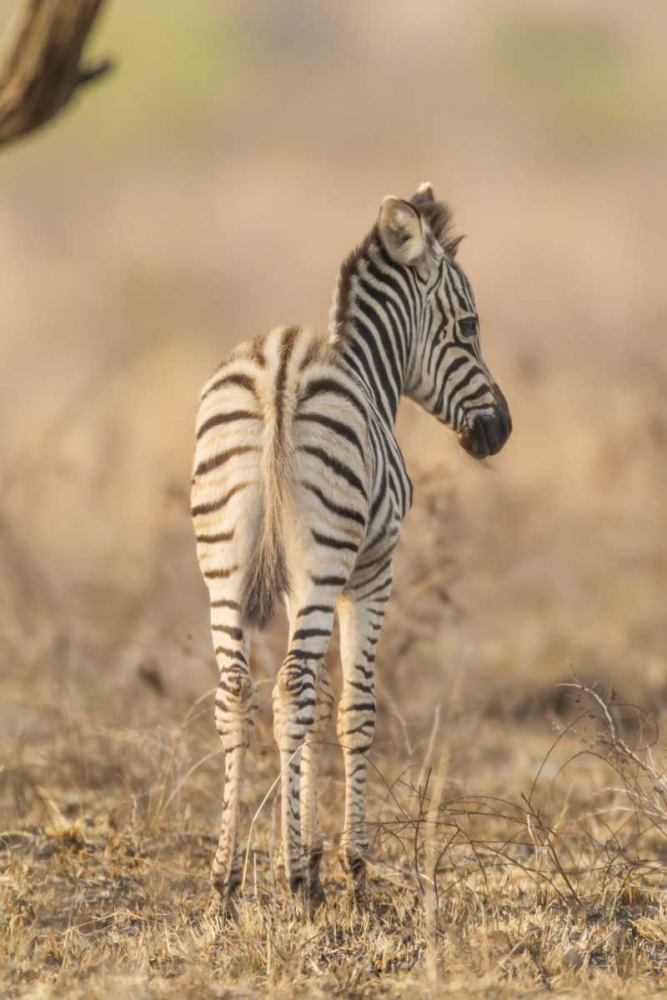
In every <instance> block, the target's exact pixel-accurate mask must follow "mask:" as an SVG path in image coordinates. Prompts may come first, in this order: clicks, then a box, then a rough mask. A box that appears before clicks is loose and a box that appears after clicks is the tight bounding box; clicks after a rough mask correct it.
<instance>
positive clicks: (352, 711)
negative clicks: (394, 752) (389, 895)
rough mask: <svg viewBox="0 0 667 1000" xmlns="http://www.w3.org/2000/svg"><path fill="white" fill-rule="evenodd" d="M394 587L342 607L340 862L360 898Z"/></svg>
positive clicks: (346, 600)
mask: <svg viewBox="0 0 667 1000" xmlns="http://www.w3.org/2000/svg"><path fill="white" fill-rule="evenodd" d="M390 584H391V580H389V581H388V582H387V584H386V586H385V587H384V588H378V589H379V591H380V592H379V593H377V594H373V597H372V599H370V598H369V599H357V600H354V598H352V597H350V598H348V597H347V595H346V597H345V598H343V599H341V600H340V601H339V603H338V621H339V626H340V647H341V666H342V670H343V691H342V695H341V699H340V702H339V706H338V719H337V730H338V740H339V742H340V744H341V747H342V749H343V759H344V763H345V824H344V830H343V836H342V838H341V852H340V858H341V862H342V865H343V868H344V870H345V872H346V873H347V875H348V878H349V879H350V881H351V883H352V886H353V888H354V889H355V891H356V892H357V894H358V895H360V896H363V894H364V891H365V887H366V854H367V852H368V831H367V827H366V799H367V786H368V763H367V760H366V754H367V753H368V750H369V749H370V747H371V744H372V742H373V736H374V732H375V712H376V702H375V680H374V673H375V650H376V647H377V643H378V639H379V636H380V629H381V627H382V620H383V617H384V609H385V606H386V602H387V600H388V598H389V587H390Z"/></svg>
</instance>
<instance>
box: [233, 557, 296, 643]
mask: <svg viewBox="0 0 667 1000" xmlns="http://www.w3.org/2000/svg"><path fill="white" fill-rule="evenodd" d="M269 549H273V551H267V550H266V548H264V547H262V549H261V551H260V552H259V553H256V554H255V556H254V557H253V564H252V565H251V566H250V567H249V571H248V573H247V574H246V578H245V580H244V582H243V589H242V591H241V599H240V603H241V623H242V624H243V625H246V626H248V627H253V628H258V629H265V628H266V627H267V625H268V624H269V623H270V621H271V619H272V618H273V616H274V614H275V612H276V605H277V603H278V601H279V600H280V599H281V598H282V597H284V595H285V594H287V593H288V592H289V574H288V572H287V562H286V560H285V553H284V551H283V547H282V545H276V546H275V547H273V546H271V547H269Z"/></svg>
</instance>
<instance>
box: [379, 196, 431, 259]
mask: <svg viewBox="0 0 667 1000" xmlns="http://www.w3.org/2000/svg"><path fill="white" fill-rule="evenodd" d="M378 231H379V233H380V239H381V240H382V242H383V244H384V247H385V250H386V251H387V253H388V254H389V256H390V257H391V258H392V259H393V260H395V261H396V263H397V264H407V265H409V266H410V267H417V268H418V267H419V265H420V264H421V263H422V262H423V261H424V255H425V252H426V243H425V241H424V228H423V226H422V220H421V216H420V215H419V212H418V211H417V209H416V208H414V207H413V206H412V205H411V204H410V203H409V202H408V201H403V200H402V199H401V198H393V197H392V196H391V195H387V197H386V198H385V199H384V201H383V202H382V204H381V205H380V217H379V219H378Z"/></svg>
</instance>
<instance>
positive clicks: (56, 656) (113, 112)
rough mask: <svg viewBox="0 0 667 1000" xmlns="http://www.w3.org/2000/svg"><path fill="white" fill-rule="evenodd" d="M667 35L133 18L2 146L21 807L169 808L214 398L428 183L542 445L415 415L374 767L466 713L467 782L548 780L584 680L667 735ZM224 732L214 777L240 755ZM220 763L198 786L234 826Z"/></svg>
mask: <svg viewBox="0 0 667 1000" xmlns="http://www.w3.org/2000/svg"><path fill="white" fill-rule="evenodd" d="M13 9H14V4H13V3H11V2H9V0H2V3H0V16H1V20H2V24H3V26H4V24H5V23H6V22H7V20H8V17H9V15H10V13H11V11H12V10H13ZM666 46H667V8H665V5H664V4H663V3H662V0H644V2H643V3H642V4H641V6H640V7H637V6H635V5H630V4H627V3H625V2H623V0H541V2H540V3H531V2H528V0H523V2H522V0H503V2H498V0H469V2H467V3H465V4H462V3H456V4H454V3H448V4H444V3H441V2H439V0H419V2H418V3H413V4H409V5H406V4H402V3H397V2H394V0H382V2H380V0H366V2H365V3H363V4H360V3H357V2H353V0H338V2H337V3H318V4H313V3H309V2H307V0H283V2H281V3H280V4H270V3H261V2H256V0H242V2H241V0H238V2H236V3H234V2H231V0H229V2H227V0H225V2H222V0H218V2H213V0H190V2H189V3H187V4H185V3H182V2H180V0H142V2H141V3H136V2H133V0H109V2H108V4H107V7H106V10H105V11H104V13H103V16H102V18H101V20H100V23H99V25H98V26H97V30H96V34H95V36H94V38H93V39H92V45H91V53H92V54H99V55H112V56H114V57H115V58H116V59H117V69H116V71H115V73H114V74H113V75H112V76H110V77H108V78H105V79H104V80H103V81H101V82H100V83H99V84H98V85H95V86H91V87H90V88H89V89H86V91H85V92H84V93H83V95H82V96H81V98H80V99H79V100H78V101H77V102H76V104H75V105H74V106H72V108H71V109H70V110H69V111H67V112H66V113H65V114H64V115H63V117H62V118H60V119H58V120H57V121H56V122H55V123H54V124H53V125H52V126H50V127H48V128H47V129H44V130H43V131H40V132H37V133H35V135H34V136H33V137H31V138H29V139H28V140H27V141H25V142H22V143H21V144H17V145H16V146H12V147H10V148H9V149H8V150H7V151H5V152H4V153H3V154H2V156H0V270H1V273H2V276H3V289H4V293H3V295H2V302H1V305H0V425H1V426H2V428H3V433H2V434H1V435H0V470H1V474H0V482H1V483H2V488H1V489H0V564H1V567H2V569H1V572H0V734H2V741H1V746H0V749H1V751H2V755H3V758H4V761H5V772H4V775H5V777H4V779H3V787H4V790H5V792H7V793H8V794H6V795H4V796H3V798H2V803H3V810H4V814H9V815H11V817H12V818H14V817H16V815H17V814H18V815H25V814H27V813H28V812H29V811H30V808H31V798H30V795H29V789H30V788H31V787H32V786H33V785H36V784H39V785H47V786H48V787H49V788H50V789H51V793H52V794H53V795H54V796H55V797H56V799H57V800H58V801H59V802H60V804H61V805H63V803H65V804H66V803H67V801H68V796H70V797H71V799H72V801H75V800H76V801H77V802H79V803H80V802H82V801H83V802H85V800H86V798H87V797H88V798H90V797H91V796H97V797H98V798H99V796H100V795H104V794H108V797H109V801H110V802H113V801H117V800H118V798H119V787H121V786H122V787H127V788H128V789H129V790H130V791H131V792H132V794H135V793H136V794H138V793H140V792H141V791H142V790H145V789H146V788H147V787H148V786H149V784H150V775H151V774H152V773H153V771H151V768H152V767H153V763H152V762H153V761H154V758H155V756H156V755H158V756H159V754H160V753H163V752H164V745H165V741H166V739H167V737H166V736H164V734H165V733H166V734H168V733H169V732H170V731H171V730H170V727H171V729H173V727H174V726H177V724H178V723H179V722H180V720H181V719H183V717H184V716H185V714H186V713H187V712H188V710H189V709H190V708H191V706H192V705H193V703H195V701H196V699H198V698H200V697H202V696H205V695H206V694H207V693H208V692H211V691H212V689H213V688H214V686H215V683H216V670H215V664H214V660H213V656H212V653H211V646H210V635H209V631H208V609H207V601H206V593H205V589H204V587H203V584H202V582H201V580H200V577H199V571H198V567H197V564H196V558H195V548H194V544H193V538H192V531H191V526H190V521H189V516H188V489H189V478H190V463H191V456H192V448H193V424H194V417H195V411H196V406H197V398H198V393H199V389H200V386H201V384H202V383H203V381H204V380H205V379H206V378H208V376H209V375H210V374H211V372H212V371H213V369H214V368H215V366H216V365H217V364H218V363H219V361H220V360H221V359H222V358H223V357H224V355H225V354H226V352H227V351H228V350H229V348H230V347H231V346H232V345H233V344H234V343H235V342H237V341H238V340H241V339H245V338H246V337H248V336H250V335H252V334H254V333H257V332H260V331H263V330H266V329H268V328H270V327H272V326H275V325H278V324H283V323H294V322H297V323H299V322H300V323H307V324H313V325H317V326H320V327H321V326H323V325H324V324H326V320H327V312H328V308H329V302H330V297H331V293H332V290H333V287H334V282H335V277H336V272H337V268H338V266H339V264H340V262H341V261H342V259H343V258H344V257H345V255H346V254H347V253H348V252H349V250H350V249H351V248H352V247H353V246H354V245H356V244H357V243H358V242H359V241H360V240H361V239H362V238H363V237H364V235H365V234H366V232H367V231H368V230H369V228H370V227H371V226H372V224H373V222H374V220H375V217H376V214H377V210H378V206H379V204H380V201H381V199H382V198H383V196H384V195H386V194H390V193H391V194H396V195H399V196H403V197H410V195H411V194H412V193H413V192H414V190H415V189H416V187H417V185H418V184H419V183H420V182H421V181H424V180H430V181H431V182H432V183H433V185H434V187H435V191H436V194H437V195H438V196H440V197H442V198H444V199H446V200H448V201H449V202H451V204H452V206H453V208H454V212H455V220H456V225H457V228H458V230H459V231H460V232H463V233H465V234H467V237H468V238H467V239H466V240H465V242H464V243H463V245H462V248H461V251H460V260H461V262H462V264H463V266H464V268H465V269H466V270H467V273H468V275H469V277H470V279H471V282H472V284H473V287H474V289H475V292H476V296H477V300H478V306H479V310H480V315H481V321H482V338H483V341H482V342H483V349H484V353H485V357H486V360H487V362H488V364H489V366H490V368H491V370H492V371H493V373H494V375H495V376H496V378H497V380H498V381H499V383H500V384H501V386H502V387H503V389H504V391H505V393H506V395H507V397H508V399H509V402H510V405H511V407H512V411H513V415H514V423H515V431H514V435H513V437H512V439H511V440H510V442H509V444H508V446H507V448H506V450H505V451H503V452H502V453H501V454H500V455H499V456H497V458H495V459H494V460H493V461H492V462H489V463H486V465H485V467H482V466H481V465H478V464H475V463H474V462H473V461H472V460H470V459H469V458H467V457H466V456H465V455H464V454H463V452H462V451H461V450H460V449H459V448H458V446H457V442H456V440H455V439H454V437H453V436H452V435H451V434H450V433H448V431H447V430H446V429H445V428H443V427H440V426H437V425H436V424H434V423H433V422H432V421H430V420H429V418H428V417H426V416H425V415H424V414H422V413H420V412H419V411H418V410H417V409H416V407H414V406H413V405H412V404H410V403H406V404H404V408H403V410H402V412H401V416H400V421H399V437H400V440H401V443H402V445H403V447H404V450H405V453H406V457H407V461H408V467H409V469H410V471H411V473H412V475H413V478H414V480H415V485H416V503H415V508H414V510H413V512H412V514H411V515H410V518H409V520H408V522H407V524H406V528H405V533H404V538H403V543H402V550H401V555H400V566H399V571H398V573H397V576H396V579H397V585H396V597H395V600H394V605H393V609H392V612H391V616H390V619H389V622H388V626H387V634H386V636H385V639H384V643H383V645H382V646H381V655H380V659H379V664H378V674H379V697H380V710H381V715H380V721H379V726H378V743H377V747H376V753H377V754H378V755H382V754H384V759H385V760H386V761H388V762H390V763H389V764H388V766H392V765H391V762H392V761H394V760H397V759H398V757H399V755H400V754H402V755H403V756H405V754H407V757H408V758H410V756H411V755H412V754H413V753H414V752H415V747H419V746H421V747H422V750H423V747H424V741H425V740H426V739H427V738H428V734H429V733H430V732H431V731H432V726H433V709H434V705H439V706H440V717H439V718H440V723H439V724H440V726H441V730H440V732H441V739H442V740H443V741H446V740H448V741H449V742H450V744H451V752H452V754H453V756H454V758H455V760H454V766H455V767H456V769H457V774H459V776H461V777H462V778H466V776H468V777H469V776H470V775H474V774H477V775H479V774H480V773H481V772H479V770H475V768H477V765H478V764H479V758H480V756H484V755H486V757H487V758H488V759H489V761H493V774H494V775H495V777H494V778H493V781H499V782H501V783H503V782H504V783H505V784H507V783H510V784H512V783H514V782H516V783H519V784H520V782H521V781H523V780H524V775H525V773H533V772H534V768H535V767H536V766H537V764H538V763H539V760H540V759H541V755H542V754H543V752H544V747H545V746H546V745H548V743H549V741H550V740H551V739H552V738H553V729H552V726H553V724H554V722H556V723H558V719H559V717H560V715H561V714H562V712H563V711H564V709H563V705H562V695H561V694H560V693H559V692H560V691H561V690H562V689H558V688H556V687H554V685H555V683H556V682H558V681H560V680H562V679H564V678H565V679H567V678H568V676H569V675H570V673H571V672H574V673H576V674H577V675H578V676H580V677H583V678H584V679H585V680H588V681H596V682H597V683H599V684H600V685H601V689H603V690H608V689H609V687H613V688H614V689H615V690H616V691H618V692H619V698H620V699H621V700H624V699H627V700H633V701H637V702H639V703H641V704H642V705H645V706H648V707H650V708H653V709H655V710H656V711H657V712H658V713H659V712H660V711H662V706H663V705H664V704H666V703H667V684H666V678H667V674H666V667H667V612H666V610H665V594H666V593H667V588H666V585H667V504H666V502H665V490H666V487H667V407H666V405H665V401H666V398H667V282H666V281H665V279H664V267H665V260H666V259H667V185H666V184H665V158H666V154H667V101H665V94H666V93H667V60H665V49H666ZM281 649H282V633H281V625H280V623H279V624H278V625H276V628H275V629H274V631H273V632H272V633H271V634H270V635H269V636H268V638H266V639H265V640H263V641H262V642H261V643H259V644H258V646H257V649H256V662H255V670H256V672H257V675H258V677H259V678H260V680H263V681H266V682H267V683H265V684H263V685H262V688H261V690H262V707H263V721H262V729H261V735H262V741H263V742H264V743H266V747H267V749H266V752H267V753H268V754H269V761H270V764H267V768H268V770H267V772H266V773H267V774H269V773H270V774H273V773H274V772H275V771H276V760H275V758H274V756H273V753H272V751H270V750H269V749H268V748H270V746H271V736H270V729H269V714H268V706H269V701H270V686H271V685H270V682H269V678H270V677H272V676H273V675H274V674H275V670H276V668H277V665H278V663H279V659H280V655H281ZM197 712H198V713H200V714H201V722H198V723H196V725H195V729H194V730H193V732H194V733H195V735H196V739H195V742H194V744H193V746H192V749H191V751H188V752H189V753H191V757H189V758H188V760H196V759H197V758H199V757H201V756H202V755H203V754H205V753H206V752H207V751H209V750H210V752H213V751H215V750H216V749H217V748H218V742H217V737H216V735H215V732H214V727H213V722H212V698H211V697H209V699H208V700H206V699H204V700H203V701H202V702H201V704H200V705H199V707H198V709H197ZM480 725H481V728H480ZM197 726H198V727H199V728H197ZM156 733H157V734H163V735H162V736H159V738H158V737H155V734H156ZM481 733H484V734H485V735H484V736H483V737H481V736H480V734H481ZM128 734H130V735H133V737H137V736H138V735H141V734H146V739H147V740H149V735H148V734H151V735H150V741H149V743H147V744H146V746H147V747H148V749H147V750H146V753H145V755H144V756H143V757H141V754H139V757H141V759H142V760H144V765H145V766H144V765H141V766H139V765H137V767H136V768H135V769H133V767H132V766H130V761H129V756H128V749H127V748H128V745H129V744H128V739H129V735H128ZM472 736H475V737H476V738H475V739H472V738H471V737H472ZM126 737H127V738H126ZM163 737H164V738H163ZM477 737H479V739H477ZM161 741H162V742H161ZM137 745H139V744H137V743H133V746H137ZM333 761H334V758H333V757H332V764H331V768H332V775H333V774H336V775H337V774H338V771H337V770H336V769H338V768H339V764H338V763H337V762H335V763H334V762H333ZM521 762H523V763H524V764H525V769H526V770H525V771H524V769H523V767H519V764H520V763H521ZM186 764H187V762H186V763H185V764H184V765H183V766H184V768H185V767H186ZM504 765H505V766H504ZM220 774H221V764H220V759H219V758H214V759H213V760H211V761H209V763H207V764H204V765H203V766H202V767H201V768H200V769H199V771H198V772H197V776H196V779H195V778H193V779H192V782H193V783H194V782H195V781H198V782H199V785H198V786H197V787H198V788H200V790H201V793H202V800H201V801H202V803H203V805H204V808H205V816H204V817H203V820H202V821H203V823H205V824H206V825H207V826H209V827H210V829H211V830H212V831H213V830H214V828H215V823H216V822H217V820H216V818H215V817H217V814H218V811H219V806H220V799H219V791H220V783H221V778H220ZM207 775H208V778H207V777H206V776H207ZM207 780H208V781H209V785H206V781H207ZM332 780H334V778H333V777H332ZM336 780H338V778H336ZM489 781H491V778H490V779H489ZM26 789H27V790H28V791H26ZM207 789H208V791H207ZM205 793H206V794H205ZM96 801H97V800H96ZM63 807H64V806H63Z"/></svg>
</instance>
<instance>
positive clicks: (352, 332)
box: [192, 184, 512, 902]
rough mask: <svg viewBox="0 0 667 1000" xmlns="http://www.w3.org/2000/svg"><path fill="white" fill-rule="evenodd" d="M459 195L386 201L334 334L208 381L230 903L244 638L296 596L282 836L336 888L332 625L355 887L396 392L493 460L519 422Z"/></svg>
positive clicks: (282, 347) (221, 879) (313, 876)
mask: <svg viewBox="0 0 667 1000" xmlns="http://www.w3.org/2000/svg"><path fill="white" fill-rule="evenodd" d="M458 242H459V241H458V240H457V239H456V238H454V237H453V236H452V234H451V218H450V213H449V210H448V208H447V207H446V205H444V204H442V203H441V202H438V201H436V199H435V197H434V194H433V190H432V188H431V186H430V184H422V185H421V186H420V187H419V189H418V190H417V193H416V194H415V196H414V197H413V198H412V199H411V200H410V201H402V200H401V199H399V198H393V197H387V198H385V199H384V201H383V202H382V205H381V206H380V213H379V217H378V221H377V223H376V225H375V226H374V227H373V229H372V230H371V232H370V233H369V234H368V236H367V237H366V239H365V240H364V241H363V243H361V245H360V246H359V247H358V248H357V249H356V250H354V251H353V252H352V253H351V254H350V256H349V257H348V258H347V260H346V261H345V262H344V263H343V265H342V267H341V270H340V274H339V278H338V284H337V289H336V292H335V295H334V302H333V306H332V310H331V318H330V330H329V333H328V335H327V336H318V335H317V334H316V333H314V332H312V331H310V330H306V329H301V328H300V327H296V326H290V327H281V328H278V329H275V330H272V331H271V332H270V333H268V334H266V335H264V336H260V337H256V338H255V339H254V340H249V341H246V342H245V343H243V344H241V345H240V346H239V347H237V348H236V349H235V350H234V351H233V352H232V353H231V354H230V356H229V357H228V358H227V360H226V361H225V362H224V363H223V364H222V365H221V367H220V368H219V369H218V371H217V372H216V373H215V375H214V376H213V378H211V379H210V380H209V382H207V383H206V385H205V386H204V389H203V392H202V396H201V404H200V407H199V414H198V419H197V443H196V452H195V461H194V478H193V482H192V516H193V519H194V525H195V532H196V537H197V555H198V558H199V563H200V566H201V571H202V574H203V576H204V580H205V582H206V584H207V586H208V590H209V594H210V599H211V628H212V632H213V643H214V647H215V656H216V660H217V663H218V667H219V670H220V685H219V688H218V693H217V697H216V703H215V706H216V707H215V718H216V726H217V730H218V733H219V734H220V738H221V740H222V744H223V746H224V748H225V788H224V802H223V814H222V829H221V832H220V842H219V845H218V849H217V851H216V855H215V860H214V863H213V881H214V885H215V887H216V888H217V889H218V891H219V892H220V894H221V895H222V897H223V898H225V899H227V898H228V897H230V896H231V894H232V893H233V891H234V890H235V889H236V888H237V887H238V885H239V883H240V880H241V877H242V872H243V851H242V847H241V841H240V839H239V794H240V790H241V783H242V780H243V766H244V758H245V755H246V750H247V748H248V745H249V743H250V737H251V734H252V730H253V726H254V714H255V710H256V704H257V696H256V687H255V683H254V681H253V679H252V677H251V675H250V669H249V632H250V629H251V628H252V627H256V628H259V629H262V628H265V627H266V626H267V625H268V624H269V622H270V621H271V618H272V616H273V613H274V611H275V608H276V605H277V603H278V602H279V601H280V599H281V598H284V599H285V600H286V603H287V611H288V618H289V646H288V649H287V655H286V656H285V659H284V660H283V663H282V666H281V667H280V669H279V671H278V676H277V680H276V685H275V688H274V695H273V708H274V734H275V738H276V742H277V744H278V747H279V750H280V764H281V782H282V786H281V792H282V803H281V834H282V840H283V852H284V862H285V874H286V876H287V880H288V882H289V885H290V887H291V889H292V891H293V892H295V893H298V892H301V893H303V894H304V895H305V896H306V897H308V898H309V899H310V900H311V901H313V902H316V901H320V900H321V899H323V891H322V886H321V883H320V877H319V868H320V861H321V858H322V839H321V835H320V833H319V829H318V824H317V769H318V758H319V755H320V748H321V744H322V742H323V740H324V739H325V734H326V729H327V725H328V723H329V721H330V719H331V716H332V713H333V704H334V698H333V693H332V690H331V685H330V682H329V680H328V678H327V675H326V673H325V670H324V656H325V653H326V650H327V646H328V645H329V641H330V638H331V632H332V629H333V625H334V615H337V616H338V623H339V628H340V652H341V662H342V673H343V690H342V695H341V699H340V705H339V709H338V717H337V729H338V738H339V741H340V744H341V746H342V748H343V754H344V761H345V825H344V832H343V835H342V844H341V858H342V861H343V864H344V867H345V869H346V871H347V873H348V875H349V877H350V878H351V880H352V881H353V884H356V885H357V886H358V887H362V886H363V883H364V880H365V861H364V855H365V852H366V850H367V847H368V841H367V834H366V827H365V815H366V784H367V763H366V754H367V752H368V749H369V747H370V746H371V742H372V740H373V730H374V727H375V688H374V664H375V654H376V649H377V644H378V641H379V638H380V631H381V629H382V620H383V618H384V614H385V610H386V607H387V602H388V600H389V593H390V590H391V582H392V558H393V553H394V548H395V546H396V543H397V541H398V536H399V532H400V526H401V521H402V520H403V518H404V517H405V515H406V513H407V511H408V510H409V508H410V504H411V499H412V486H411V483H410V479H409V477H408V474H407V472H406V470H405V465H404V462H403V456H402V455H401V451H400V448H399V446H398V444H397V442H396V438H395V437H394V423H395V419H396V411H397V409H398V404H399V400H400V398H401V396H403V395H406V396H409V397H410V398H411V399H414V400H416V401H417V402H418V403H420V404H421V406H423V407H424V408H425V409H426V410H428V411H429V413H432V414H433V415H434V416H435V417H437V419H438V420H439V421H441V422H442V423H445V424H447V426H448V427H451V428H452V430H454V431H455V432H456V433H457V434H458V435H459V441H460V444H461V445H462V446H463V448H465V450H466V451H467V452H469V453H470V454H471V455H473V456H474V457H475V458H485V457H486V456H488V455H493V454H495V453H496V452H497V451H499V450H500V448H502V447H503V445H504V444H505V442H506V441H507V439H508V437H509V435H510V432H511V428H512V424H511V419H510V413H509V409H508V407H507V403H506V401H505V397H504V396H503V394H502V392H501V391H500V389H499V388H498V386H497V385H496V383H495V382H494V380H493V378H492V376H491V374H490V372H489V370H488V368H487V366H486V364H485V363H484V360H483V359H482V354H481V349H480V343H479V329H478V318H477V312H476V310H475V300H474V297H473V293H472V289H471V287H470V284H469V282H468V279H467V278H466V276H465V274H464V273H463V270H462V269H461V267H460V266H459V264H458V263H457V262H456V259H455V258H456V249H457V245H458Z"/></svg>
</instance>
